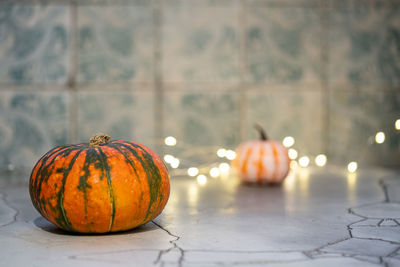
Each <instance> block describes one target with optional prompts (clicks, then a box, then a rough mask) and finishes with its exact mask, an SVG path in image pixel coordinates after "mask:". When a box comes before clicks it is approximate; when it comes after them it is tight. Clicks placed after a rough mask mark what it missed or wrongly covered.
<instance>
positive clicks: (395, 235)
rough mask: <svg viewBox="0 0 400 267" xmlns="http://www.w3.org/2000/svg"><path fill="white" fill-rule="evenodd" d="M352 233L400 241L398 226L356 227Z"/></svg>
mask: <svg viewBox="0 0 400 267" xmlns="http://www.w3.org/2000/svg"><path fill="white" fill-rule="evenodd" d="M351 233H352V234H353V236H354V237H360V238H376V239H381V240H386V241H393V242H400V227H398V226H394V227H392V226H380V227H355V228H353V229H352V230H351Z"/></svg>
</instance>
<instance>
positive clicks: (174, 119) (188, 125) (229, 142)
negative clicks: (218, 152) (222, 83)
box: [164, 91, 239, 147]
mask: <svg viewBox="0 0 400 267" xmlns="http://www.w3.org/2000/svg"><path fill="white" fill-rule="evenodd" d="M238 118H239V110H238V98H237V95H236V94H235V93H227V92H218V93H217V92H215V91H214V92H202V91H190V92H184V91H171V92H168V94H166V95H165V105H164V125H165V129H164V134H165V135H166V136H168V135H172V136H174V137H176V138H177V140H178V142H181V143H184V144H187V145H188V146H189V147H192V146H193V147H201V146H227V147H235V146H236V145H237V143H238V142H239V119H238Z"/></svg>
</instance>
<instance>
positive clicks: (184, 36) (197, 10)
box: [162, 6, 239, 82]
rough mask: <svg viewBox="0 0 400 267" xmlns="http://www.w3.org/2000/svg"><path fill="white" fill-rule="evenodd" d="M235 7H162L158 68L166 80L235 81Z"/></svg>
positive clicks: (237, 66) (237, 50)
mask: <svg viewBox="0 0 400 267" xmlns="http://www.w3.org/2000/svg"><path fill="white" fill-rule="evenodd" d="M237 23H238V8H237V7H220V6H218V7H198V6H196V7H193V6H178V7H166V8H165V9H164V14H163V25H162V39H163V45H162V49H163V50H162V54H163V60H162V70H163V75H164V77H163V78H164V81H166V82H235V81H238V79H239V78H238V77H239V73H238V72H239V48H238V29H237Z"/></svg>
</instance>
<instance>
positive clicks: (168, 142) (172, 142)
mask: <svg viewBox="0 0 400 267" xmlns="http://www.w3.org/2000/svg"><path fill="white" fill-rule="evenodd" d="M164 142H165V144H166V145H167V146H174V145H176V138H175V137H173V136H168V137H166V138H165V140H164Z"/></svg>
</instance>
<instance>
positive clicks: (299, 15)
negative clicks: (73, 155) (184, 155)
mask: <svg viewBox="0 0 400 267" xmlns="http://www.w3.org/2000/svg"><path fill="white" fill-rule="evenodd" d="M399 88H400V2H398V1H379V0H375V1H368V0H363V1H340V0H337V1H313V0H283V1H277V0H275V1H274V0H264V1H262V0H248V1H245V0H243V1H238V0H233V1H224V0H214V1H212V0H201V1H200V0H199V1H194V0H190V1H179V0H165V1H142V2H141V1H133V0H132V1H128V0H126V1H122V0H119V1H89V0H88V1H79V4H77V3H76V2H75V1H71V2H69V1H56V2H50V1H49V2H48V3H46V2H43V1H42V2H29V1H28V2H21V3H19V4H10V3H4V2H3V3H2V4H0V166H1V167H2V168H3V169H4V168H9V169H13V168H28V169H29V168H31V167H32V166H33V164H34V163H35V162H36V160H37V159H38V158H39V157H40V156H41V155H42V154H43V153H44V152H46V151H47V150H49V149H50V148H51V147H52V146H55V145H58V144H64V143H74V142H86V141H87V140H88V139H89V137H90V136H91V134H92V133H95V132H99V131H101V132H106V133H108V134H110V135H111V136H112V137H113V138H114V139H117V138H121V139H133V140H136V141H138V142H141V143H144V144H147V145H149V146H150V147H153V148H155V149H156V150H157V151H161V147H159V146H158V145H157V140H159V139H160V138H162V137H163V136H167V135H173V136H175V137H177V139H178V141H181V142H185V143H189V144H192V145H194V146H205V145H216V146H224V147H230V148H234V147H235V146H236V145H237V144H238V143H239V142H240V141H241V140H245V139H248V138H255V137H256V133H255V131H254V130H253V129H252V125H253V123H254V122H258V123H260V124H262V125H263V126H264V127H265V128H266V129H267V131H268V133H269V135H270V136H271V137H274V138H277V139H281V138H283V137H284V136H287V135H292V136H294V137H295V138H296V148H297V149H298V150H299V151H300V153H301V154H304V155H311V156H312V155H316V154H318V153H326V154H327V155H328V160H330V161H333V162H342V163H345V162H348V161H350V160H357V161H360V162H365V164H378V165H388V166H392V167H395V166H397V167H398V166H399V165H400V161H399V158H400V153H399V149H400V133H399V132H398V131H396V130H395V129H394V127H393V125H394V121H395V120H396V119H398V118H400V90H399ZM380 130H383V131H385V132H386V137H387V141H386V142H385V143H384V144H382V145H377V144H371V143H368V142H369V141H370V136H373V135H374V134H375V133H376V132H377V131H380Z"/></svg>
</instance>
